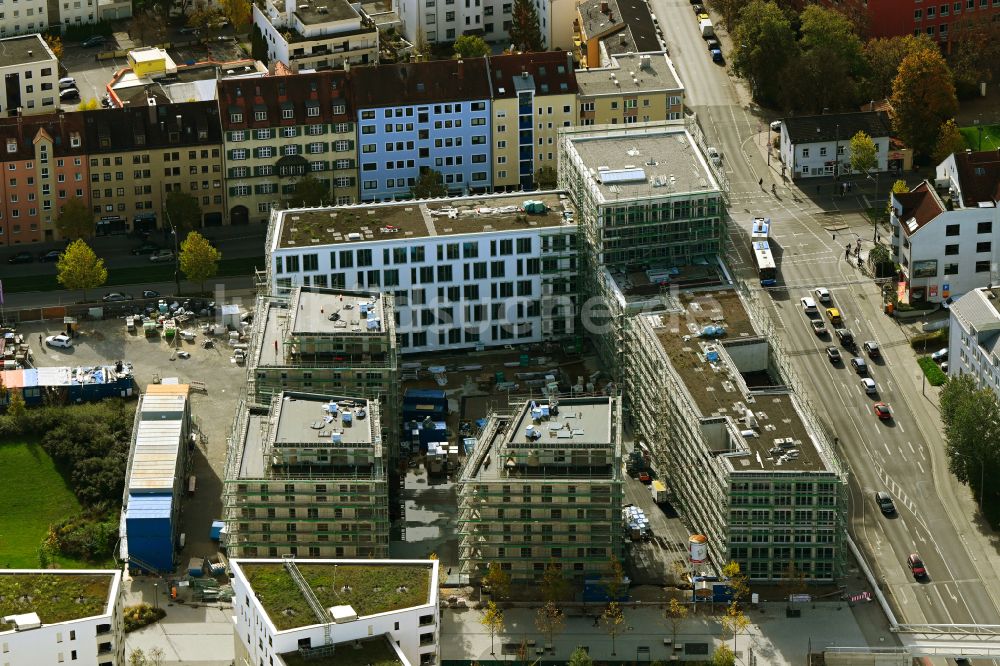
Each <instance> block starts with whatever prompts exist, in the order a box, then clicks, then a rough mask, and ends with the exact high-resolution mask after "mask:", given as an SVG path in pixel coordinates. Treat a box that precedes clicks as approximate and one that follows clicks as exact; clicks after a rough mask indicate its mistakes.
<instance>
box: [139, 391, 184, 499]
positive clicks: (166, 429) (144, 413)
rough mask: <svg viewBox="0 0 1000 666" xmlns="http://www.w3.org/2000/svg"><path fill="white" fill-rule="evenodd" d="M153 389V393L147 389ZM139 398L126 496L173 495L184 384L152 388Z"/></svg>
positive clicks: (181, 420) (182, 420)
mask: <svg viewBox="0 0 1000 666" xmlns="http://www.w3.org/2000/svg"><path fill="white" fill-rule="evenodd" d="M149 389H152V390H149ZM149 389H147V392H146V393H145V394H144V395H142V396H141V397H140V401H139V422H138V424H137V426H136V430H135V432H134V433H133V435H132V436H133V438H134V441H135V446H134V447H132V465H131V470H132V471H131V474H130V475H129V478H128V491H129V493H152V492H167V493H169V492H172V491H173V489H174V485H175V481H176V474H177V459H178V457H179V456H180V454H181V450H182V447H184V446H185V442H182V441H181V437H182V436H183V432H184V413H185V408H186V404H187V394H188V386H187V384H161V385H156V388H155V389H154V388H153V387H152V386H151V387H149Z"/></svg>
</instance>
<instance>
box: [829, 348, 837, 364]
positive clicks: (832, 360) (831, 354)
mask: <svg viewBox="0 0 1000 666" xmlns="http://www.w3.org/2000/svg"><path fill="white" fill-rule="evenodd" d="M826 357H827V358H828V359H830V363H840V350H839V349H837V348H836V347H827V348H826Z"/></svg>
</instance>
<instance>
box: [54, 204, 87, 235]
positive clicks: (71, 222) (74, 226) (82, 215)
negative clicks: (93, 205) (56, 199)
mask: <svg viewBox="0 0 1000 666" xmlns="http://www.w3.org/2000/svg"><path fill="white" fill-rule="evenodd" d="M56 229H57V230H58V231H59V235H60V236H62V237H63V238H69V239H75V238H88V237H90V235H91V234H93V233H94V214H93V213H91V212H90V208H88V207H87V204H85V203H83V200H82V199H80V198H79V197H70V198H69V199H67V200H66V203H65V204H63V206H62V209H61V210H60V211H59V216H58V217H57V218H56Z"/></svg>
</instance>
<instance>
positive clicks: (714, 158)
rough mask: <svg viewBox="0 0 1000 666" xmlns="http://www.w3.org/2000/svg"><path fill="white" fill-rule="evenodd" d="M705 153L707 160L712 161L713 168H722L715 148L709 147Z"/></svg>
mask: <svg viewBox="0 0 1000 666" xmlns="http://www.w3.org/2000/svg"><path fill="white" fill-rule="evenodd" d="M706 152H707V153H708V159H710V160H712V164H714V165H715V166H722V155H720V154H719V151H718V149H717V148H715V146H709V147H708V149H707V150H706Z"/></svg>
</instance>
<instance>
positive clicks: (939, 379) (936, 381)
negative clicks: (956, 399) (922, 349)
mask: <svg viewBox="0 0 1000 666" xmlns="http://www.w3.org/2000/svg"><path fill="white" fill-rule="evenodd" d="M917 365H919V366H920V369H921V370H923V371H924V376H926V377H927V381H928V382H929V383H930V385H931V386H941V385H942V384H944V383H945V382H946V381H948V375H946V374H945V373H944V371H943V370H942V369H941V368H939V367H938V364H937V363H935V362H934V360H933V359H931V357H930V356H921V357H920V358H918V359H917Z"/></svg>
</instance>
